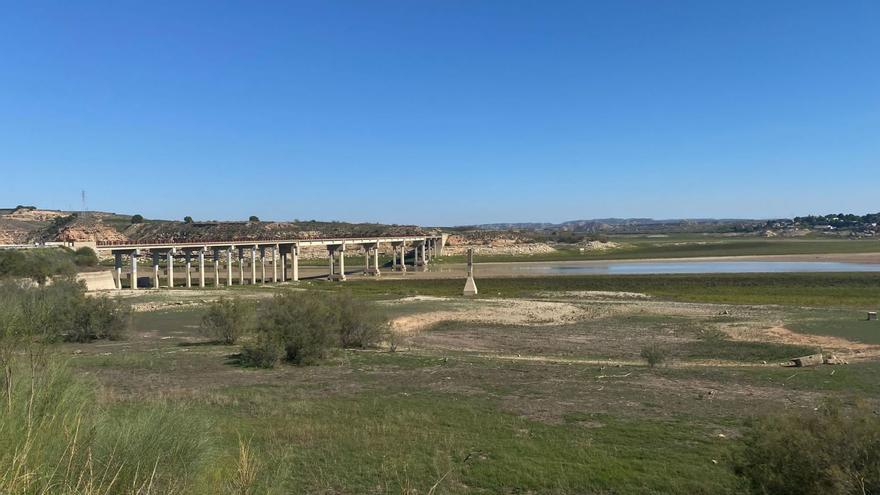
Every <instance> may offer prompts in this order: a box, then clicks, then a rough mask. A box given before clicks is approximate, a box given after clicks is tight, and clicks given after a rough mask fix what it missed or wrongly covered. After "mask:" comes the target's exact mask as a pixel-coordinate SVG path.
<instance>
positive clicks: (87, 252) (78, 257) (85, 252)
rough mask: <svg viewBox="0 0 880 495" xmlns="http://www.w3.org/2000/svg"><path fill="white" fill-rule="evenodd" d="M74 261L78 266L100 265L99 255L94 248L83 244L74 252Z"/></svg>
mask: <svg viewBox="0 0 880 495" xmlns="http://www.w3.org/2000/svg"><path fill="white" fill-rule="evenodd" d="M73 263H74V264H75V265H76V266H78V267H89V266H98V255H97V254H96V253H95V250H94V249H92V248H90V247H87V246H83V247H81V248H78V249H77V250H76V251H74V252H73Z"/></svg>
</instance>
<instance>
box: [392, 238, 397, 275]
mask: <svg viewBox="0 0 880 495" xmlns="http://www.w3.org/2000/svg"><path fill="white" fill-rule="evenodd" d="M391 271H395V272H396V271H397V246H395V245H393V244H392V245H391Z"/></svg>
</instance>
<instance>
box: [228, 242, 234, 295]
mask: <svg viewBox="0 0 880 495" xmlns="http://www.w3.org/2000/svg"><path fill="white" fill-rule="evenodd" d="M233 249H235V246H229V247H228V248H226V286H227V287H232V250H233Z"/></svg>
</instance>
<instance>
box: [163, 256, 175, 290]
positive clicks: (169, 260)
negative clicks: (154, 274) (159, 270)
mask: <svg viewBox="0 0 880 495" xmlns="http://www.w3.org/2000/svg"><path fill="white" fill-rule="evenodd" d="M165 268H166V270H165V271H166V272H167V273H166V274H167V275H168V288H169V289H173V288H174V250H173V249H172V250H170V251H168V253H167V254H166V255H165Z"/></svg>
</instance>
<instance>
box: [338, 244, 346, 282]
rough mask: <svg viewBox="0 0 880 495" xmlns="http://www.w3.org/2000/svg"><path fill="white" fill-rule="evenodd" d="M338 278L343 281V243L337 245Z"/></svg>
mask: <svg viewBox="0 0 880 495" xmlns="http://www.w3.org/2000/svg"><path fill="white" fill-rule="evenodd" d="M339 280H340V281H343V282H344V281H345V243H343V244H342V245H341V246H339Z"/></svg>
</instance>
